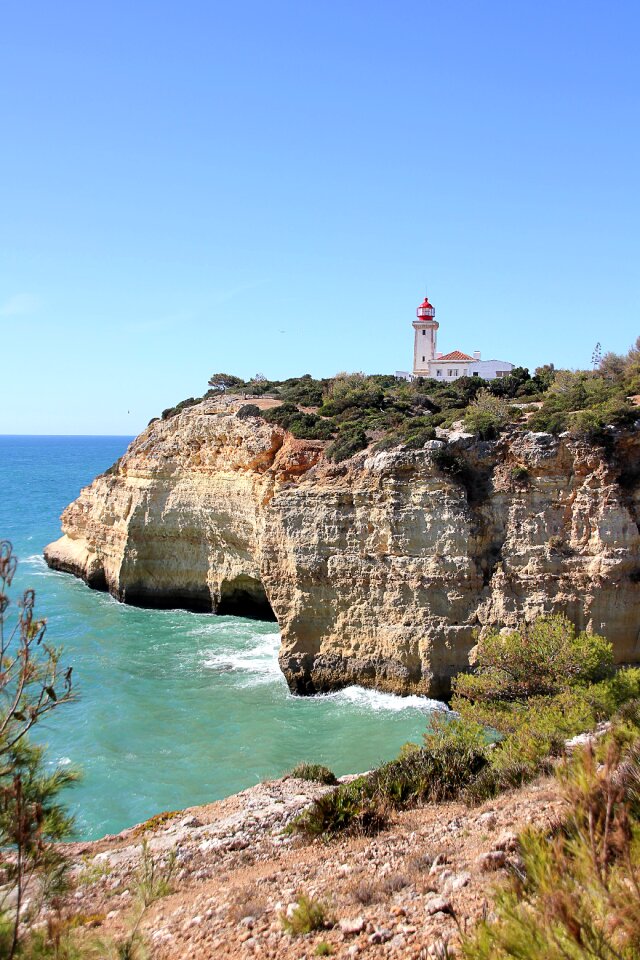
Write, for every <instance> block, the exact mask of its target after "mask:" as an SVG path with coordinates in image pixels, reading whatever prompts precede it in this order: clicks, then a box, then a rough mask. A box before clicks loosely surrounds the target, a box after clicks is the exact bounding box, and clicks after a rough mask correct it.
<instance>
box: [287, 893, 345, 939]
mask: <svg viewBox="0 0 640 960" xmlns="http://www.w3.org/2000/svg"><path fill="white" fill-rule="evenodd" d="M280 919H281V923H282V928H283V930H285V931H286V933H290V934H291V936H293V937H300V936H304V934H306V933H312V932H313V931H314V930H324V929H326V927H329V926H333V924H332V923H331V921H330V920H329V912H328V909H327V905H326V904H325V903H323V902H322V901H320V900H313V899H311V898H310V897H307V896H306V895H305V894H302V896H301V897H300V898H299V900H298V903H297V904H296V906H295V909H294V910H293V911H292V912H291V913H290V914H289V915H288V916H287V915H286V914H281V917H280Z"/></svg>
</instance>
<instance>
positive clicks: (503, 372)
mask: <svg viewBox="0 0 640 960" xmlns="http://www.w3.org/2000/svg"><path fill="white" fill-rule="evenodd" d="M510 373H511V371H510V370H496V377H508V376H509V374H510Z"/></svg>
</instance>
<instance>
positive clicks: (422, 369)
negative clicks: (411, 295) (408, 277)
mask: <svg viewBox="0 0 640 960" xmlns="http://www.w3.org/2000/svg"><path fill="white" fill-rule="evenodd" d="M435 316H436V311H435V310H434V308H433V306H432V305H431V304H430V303H429V300H428V298H427V297H425V298H424V300H423V301H422V303H421V304H420V306H419V307H418V309H417V311H416V317H417V319H416V320H414V321H413V329H414V330H415V336H414V339H413V375H414V377H428V376H430V373H429V363H430V362H431V361H432V360H435V356H436V337H437V333H438V327H439V326H440V324H439V323H438V322H437V320H436V319H435Z"/></svg>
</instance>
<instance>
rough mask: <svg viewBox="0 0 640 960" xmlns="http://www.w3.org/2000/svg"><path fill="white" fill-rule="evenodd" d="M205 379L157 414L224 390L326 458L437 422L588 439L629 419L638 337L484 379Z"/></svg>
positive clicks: (386, 443)
mask: <svg viewBox="0 0 640 960" xmlns="http://www.w3.org/2000/svg"><path fill="white" fill-rule="evenodd" d="M209 385H210V389H209V391H208V392H207V393H206V394H205V396H204V397H189V398H188V399H186V400H183V401H181V402H180V403H178V404H176V405H175V406H174V407H169V408H167V409H166V410H164V411H163V413H162V419H163V420H166V419H168V418H170V417H172V416H175V415H176V414H178V413H180V412H181V411H182V410H184V409H186V408H188V407H191V406H194V405H196V404H198V403H200V402H201V401H202V400H203V399H206V398H210V397H213V396H219V395H220V394H221V393H225V392H226V393H228V394H232V395H233V396H239V397H241V398H243V399H245V400H246V403H245V404H244V405H243V406H242V407H241V408H240V410H239V412H238V416H239V417H241V418H247V417H262V418H263V419H264V420H266V421H267V422H269V423H274V424H277V425H278V426H280V427H282V428H283V429H285V430H288V431H289V432H290V433H292V434H293V436H294V437H296V438H298V439H301V440H322V441H326V442H327V447H326V451H325V452H326V455H327V456H328V457H329V458H330V459H332V460H334V461H336V462H340V461H342V460H345V459H347V458H349V457H351V456H353V455H354V454H355V453H357V452H358V451H360V450H364V449H366V448H367V447H370V446H373V448H374V449H376V450H387V449H391V448H393V447H397V446H403V447H405V448H406V449H409V450H411V449H418V448H420V447H423V446H424V444H425V443H426V442H427V441H429V440H432V439H434V438H435V436H436V432H435V431H436V429H437V428H438V427H444V428H448V427H451V426H452V425H453V424H454V423H457V424H460V425H461V426H462V427H463V429H465V430H467V431H469V432H470V433H473V434H476V435H477V436H478V437H480V438H481V439H484V440H491V439H495V438H496V437H497V436H498V435H499V434H500V432H501V431H502V430H504V429H505V428H506V427H509V426H519V425H520V426H523V427H524V426H526V428H527V429H532V430H538V431H544V432H550V433H554V434H559V433H562V432H565V431H569V432H570V433H571V434H572V435H574V436H576V437H583V438H585V439H591V440H594V441H597V440H602V439H604V438H605V437H606V429H607V427H611V426H613V427H625V426H628V425H630V424H632V423H633V422H634V421H635V420H636V419H637V418H638V412H637V406H636V404H635V399H634V398H636V397H637V396H638V395H640V338H639V340H638V341H637V342H636V343H635V344H634V346H633V347H632V348H631V349H630V350H629V351H628V353H627V354H625V355H618V354H613V353H607V354H605V355H604V356H603V357H602V359H601V360H599V361H598V363H597V364H596V366H595V367H594V369H590V370H556V369H554V367H553V365H552V364H546V365H544V366H542V367H538V368H537V369H536V370H535V372H534V373H533V374H531V373H530V372H529V370H528V369H527V368H526V367H516V368H514V369H513V370H512V371H511V373H510V375H509V376H507V377H503V378H500V379H496V380H492V381H485V380H482V379H481V378H480V377H460V378H459V379H458V380H455V381H453V382H441V381H439V380H436V379H427V378H422V377H418V378H416V379H414V380H413V381H412V382H408V381H406V380H402V379H398V378H396V377H395V376H392V375H381V374H374V375H366V374H364V373H357V372H356V373H338V374H337V375H336V376H335V377H331V378H324V379H314V378H313V377H312V376H311V375H310V374H305V375H304V376H302V377H292V378H289V379H287V380H270V379H268V378H267V377H265V376H264V375H257V376H256V377H254V378H253V379H251V380H246V381H245V380H242V378H240V377H237V376H234V375H232V374H225V373H218V374H214V376H213V377H212V378H211V379H210V381H209ZM260 398H262V399H265V398H268V399H273V400H277V401H280V403H279V405H274V406H271V407H269V408H267V409H261V408H260V407H258V405H257V404H256V403H255V400H257V399H260ZM252 401H253V402H252Z"/></svg>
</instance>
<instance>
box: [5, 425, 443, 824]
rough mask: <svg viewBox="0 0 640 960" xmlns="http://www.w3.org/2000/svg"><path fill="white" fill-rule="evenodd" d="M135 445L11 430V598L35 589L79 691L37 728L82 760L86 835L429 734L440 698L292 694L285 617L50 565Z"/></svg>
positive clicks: (342, 764) (369, 759)
mask: <svg viewBox="0 0 640 960" xmlns="http://www.w3.org/2000/svg"><path fill="white" fill-rule="evenodd" d="M128 442H129V439H128V438H126V437H0V484H1V486H0V490H1V496H0V539H10V540H11V541H12V542H13V545H14V550H15V552H16V554H17V555H18V557H19V560H20V564H19V568H18V573H17V576H16V578H15V580H14V585H13V588H12V591H11V594H12V597H13V598H14V599H16V600H17V598H18V595H19V593H21V591H22V590H23V589H24V588H26V587H33V588H35V590H36V594H37V604H36V607H37V611H38V613H39V614H40V615H44V616H46V617H47V620H48V627H47V636H48V640H49V641H50V642H52V643H54V644H56V645H61V646H63V647H64V651H65V652H64V660H65V662H67V663H70V664H72V665H73V668H74V678H75V681H76V683H77V685H78V690H79V693H80V699H79V700H78V702H76V703H73V704H71V705H68V706H63V707H62V708H61V709H60V710H59V711H57V712H54V713H53V715H52V716H51V719H50V720H48V722H47V723H46V724H42V725H41V726H40V727H39V728H38V738H39V739H40V740H41V741H42V742H45V743H46V745H47V751H48V752H47V756H48V762H50V763H62V764H68V763H71V764H73V765H75V766H77V767H79V768H80V769H81V771H82V774H83V778H82V781H81V783H80V784H79V785H77V786H75V787H74V788H73V789H72V790H71V791H69V794H68V796H67V798H66V799H67V802H68V804H69V806H70V807H71V808H72V809H73V811H74V812H75V814H76V823H77V834H78V836H80V837H82V838H95V837H99V836H102V835H103V834H105V833H108V832H114V831H117V830H121V829H123V828H124V827H126V826H130V825H131V824H134V823H138V822H140V821H141V820H144V819H146V818H147V817H150V816H152V815H153V814H155V813H158V812H160V811H163V810H176V809H181V808H183V807H185V806H189V805H193V804H198V803H205V802H209V801H211V800H216V799H219V798H221V797H224V796H228V795H229V794H231V793H234V792H236V791H238V790H242V789H244V788H245V787H248V786H251V785H252V784H255V783H257V782H258V781H260V780H263V779H265V778H268V777H275V776H278V775H280V774H282V773H283V772H284V771H285V770H287V769H289V768H290V767H291V766H293V765H294V764H295V763H296V762H298V761H300V760H309V761H314V762H321V763H326V764H327V765H329V766H330V767H331V768H332V769H333V770H335V772H336V773H337V774H339V775H340V774H344V773H351V772H357V771H361V770H366V769H368V768H370V767H371V766H373V765H374V764H376V763H379V762H380V761H383V760H388V759H390V758H392V757H393V756H395V755H396V754H397V752H398V749H399V748H400V746H401V745H402V744H403V743H405V742H406V741H407V740H417V739H419V738H420V735H421V733H422V731H423V730H424V729H425V728H426V726H427V725H428V721H429V714H430V713H431V712H432V711H433V710H434V709H438V708H439V707H440V706H442V705H440V704H437V703H435V702H434V701H431V700H427V699H425V698H421V697H408V698H400V697H394V696H392V695H390V694H384V693H377V692H375V691H369V690H365V689H363V688H361V687H349V688H347V689H345V690H342V691H339V692H336V693H332V694H328V695H325V696H318V697H313V698H301V697H294V696H292V695H291V694H290V693H289V690H288V688H287V685H286V683H285V681H284V678H283V677H282V674H281V673H280V671H279V669H278V661H277V653H278V645H279V635H278V632H277V625H276V624H274V623H263V622H259V621H255V620H245V619H242V618H237V617H216V616H212V615H206V614H194V613H188V612H184V611H179V610H143V609H138V608H135V607H127V606H124V605H122V604H119V603H117V602H116V601H115V600H113V599H112V598H111V597H109V596H108V595H106V594H103V593H97V592H95V591H92V590H89V589H88V588H87V587H86V586H85V585H84V584H83V583H81V582H80V581H78V580H76V579H75V578H74V577H71V576H69V575H67V574H62V573H55V572H52V571H50V570H49V569H48V568H47V566H46V564H45V563H44V560H43V558H42V551H43V548H44V546H45V545H46V544H47V543H48V542H49V541H51V540H53V539H55V538H56V537H58V536H59V534H60V523H59V515H60V513H61V511H62V509H63V508H64V507H65V506H66V504H67V503H69V502H70V501H71V500H73V499H74V498H75V497H76V496H77V494H78V492H79V491H80V489H81V487H82V486H84V485H86V484H87V483H89V482H90V481H91V480H92V479H93V477H94V476H95V475H96V474H98V473H100V472H102V471H103V470H104V469H106V467H108V466H110V464H111V463H113V461H114V460H115V459H116V458H117V457H119V456H120V455H121V454H122V453H123V452H124V450H125V448H126V446H127V443H128Z"/></svg>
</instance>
